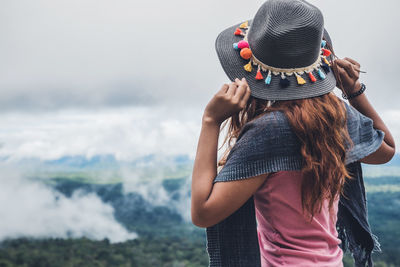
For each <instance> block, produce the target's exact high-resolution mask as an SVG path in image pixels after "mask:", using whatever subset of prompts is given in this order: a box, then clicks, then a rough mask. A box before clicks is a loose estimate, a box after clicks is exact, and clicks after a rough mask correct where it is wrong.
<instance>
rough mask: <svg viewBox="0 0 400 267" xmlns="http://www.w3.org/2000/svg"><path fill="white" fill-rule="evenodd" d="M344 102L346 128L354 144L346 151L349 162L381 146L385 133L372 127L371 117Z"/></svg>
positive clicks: (347, 162)
mask: <svg viewBox="0 0 400 267" xmlns="http://www.w3.org/2000/svg"><path fill="white" fill-rule="evenodd" d="M344 103H345V105H346V108H347V129H348V131H349V135H350V138H351V140H352V141H353V145H354V146H353V147H352V148H350V150H349V151H348V153H347V158H346V164H349V163H352V162H355V161H358V160H360V159H362V158H364V157H366V156H368V155H370V154H372V153H373V152H375V151H376V150H377V149H378V148H379V147H380V146H381V144H382V142H383V138H384V137H385V133H384V132H383V131H381V130H378V129H375V128H374V127H373V121H372V119H370V118H369V117H367V116H365V115H363V114H362V113H360V112H359V111H358V110H357V109H355V108H354V107H352V106H351V105H349V104H347V103H346V102H344Z"/></svg>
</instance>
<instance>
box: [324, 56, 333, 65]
mask: <svg viewBox="0 0 400 267" xmlns="http://www.w3.org/2000/svg"><path fill="white" fill-rule="evenodd" d="M323 59H324V61H325V63H326V64H327V65H328V66H330V65H331V63H329V61H328V60H327V59H326V57H323Z"/></svg>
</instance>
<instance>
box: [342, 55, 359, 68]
mask: <svg viewBox="0 0 400 267" xmlns="http://www.w3.org/2000/svg"><path fill="white" fill-rule="evenodd" d="M344 59H346V60H348V61H350V62H351V63H353V64H354V65H356V66H357V67H358V69H360V67H361V65H360V63H358V62H357V61H355V60H354V59H352V58H349V57H345V58H344Z"/></svg>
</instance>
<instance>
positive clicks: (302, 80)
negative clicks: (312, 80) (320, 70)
mask: <svg viewBox="0 0 400 267" xmlns="http://www.w3.org/2000/svg"><path fill="white" fill-rule="evenodd" d="M294 74H295V75H296V78H297V84H300V85H301V84H305V83H306V81H305V80H304V79H303V77H301V76H300V75H299V74H297V73H296V72H295V73H294Z"/></svg>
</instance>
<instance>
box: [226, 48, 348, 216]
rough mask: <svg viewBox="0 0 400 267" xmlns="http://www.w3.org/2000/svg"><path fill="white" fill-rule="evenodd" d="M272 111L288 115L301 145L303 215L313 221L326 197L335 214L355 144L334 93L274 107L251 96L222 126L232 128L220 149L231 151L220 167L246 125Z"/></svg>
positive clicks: (274, 104)
mask: <svg viewBox="0 0 400 267" xmlns="http://www.w3.org/2000/svg"><path fill="white" fill-rule="evenodd" d="M330 48H331V47H330ZM328 49H329V47H328ZM331 51H332V52H333V49H332V48H331ZM334 71H335V70H334ZM271 111H282V112H284V114H285V115H286V117H287V118H288V121H289V123H290V126H291V128H292V130H293V131H294V133H295V134H296V136H297V137H298V139H299V141H300V143H301V155H302V158H303V166H302V169H301V172H302V176H303V180H302V185H301V195H302V209H303V213H304V210H305V209H306V210H307V211H308V214H309V215H311V216H310V221H311V220H312V218H313V217H314V214H315V213H316V212H320V211H321V209H322V204H323V200H324V199H325V198H328V199H329V210H330V211H332V206H333V202H334V201H335V198H336V197H337V196H338V194H339V193H340V194H342V195H344V192H343V188H344V187H343V185H344V183H345V181H346V179H348V178H350V179H352V178H351V176H350V174H349V172H348V171H347V169H346V166H345V156H346V149H348V147H347V146H348V145H350V146H351V145H352V141H351V139H350V137H349V134H348V131H347V112H346V108H345V106H344V103H343V102H342V101H341V100H340V99H339V98H338V97H337V96H336V95H335V94H334V93H333V92H330V93H327V94H324V95H321V96H317V97H312V98H307V99H298V100H282V101H276V102H274V103H273V104H272V105H271V102H268V101H267V100H262V99H259V98H255V97H253V96H250V98H249V100H248V102H247V104H246V106H245V108H244V109H243V110H241V111H240V112H239V113H237V114H235V115H233V116H231V117H230V118H229V119H228V120H226V121H225V122H224V123H223V125H222V128H221V131H222V130H223V129H224V128H225V126H226V125H228V124H229V127H228V132H227V135H226V137H225V139H224V142H223V144H222V145H221V146H220V148H219V149H221V148H222V147H223V146H224V144H226V143H227V149H226V151H225V153H224V154H223V156H222V158H221V159H220V160H219V161H218V166H219V167H222V166H224V165H225V163H226V158H227V156H228V154H229V151H230V150H231V148H232V147H233V145H234V142H235V141H236V139H237V137H238V135H239V133H240V131H241V129H242V128H243V126H244V125H245V124H246V123H247V122H250V121H252V120H254V119H256V118H258V117H259V116H262V115H263V114H265V113H267V112H271ZM345 197H346V196H345Z"/></svg>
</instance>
